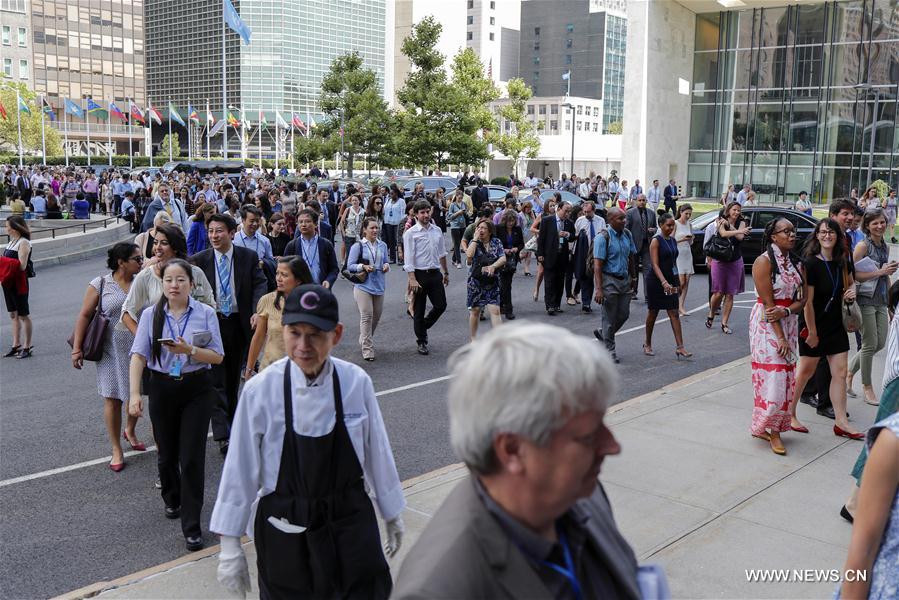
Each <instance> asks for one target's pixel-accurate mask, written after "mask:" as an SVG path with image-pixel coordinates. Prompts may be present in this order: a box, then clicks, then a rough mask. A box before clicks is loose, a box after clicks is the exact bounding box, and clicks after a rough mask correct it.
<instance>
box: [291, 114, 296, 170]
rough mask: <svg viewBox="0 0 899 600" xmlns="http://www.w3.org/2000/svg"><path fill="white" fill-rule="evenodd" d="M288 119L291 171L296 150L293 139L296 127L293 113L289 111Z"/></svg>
mask: <svg viewBox="0 0 899 600" xmlns="http://www.w3.org/2000/svg"><path fill="white" fill-rule="evenodd" d="M290 121H291V123H290V170H291V171H293V170H294V166H293V155H294V152H295V151H296V141H295V140H294V138H295V137H296V135H295V134H296V127H295V126H294V124H293V113H291V115H290Z"/></svg>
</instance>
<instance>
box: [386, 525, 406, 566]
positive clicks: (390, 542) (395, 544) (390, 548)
mask: <svg viewBox="0 0 899 600" xmlns="http://www.w3.org/2000/svg"><path fill="white" fill-rule="evenodd" d="M405 529H406V526H405V525H404V524H403V517H397V518H395V519H393V520H392V521H387V543H386V544H384V551H385V552H387V558H391V557H392V556H393V555H395V554H396V553H397V552H399V550H400V546H402V545H403V531H404V530H405Z"/></svg>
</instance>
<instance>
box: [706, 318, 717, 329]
mask: <svg viewBox="0 0 899 600" xmlns="http://www.w3.org/2000/svg"><path fill="white" fill-rule="evenodd" d="M714 322H715V315H712V316H710V317H706V318H705V328H706V329H711V328H712V323H714Z"/></svg>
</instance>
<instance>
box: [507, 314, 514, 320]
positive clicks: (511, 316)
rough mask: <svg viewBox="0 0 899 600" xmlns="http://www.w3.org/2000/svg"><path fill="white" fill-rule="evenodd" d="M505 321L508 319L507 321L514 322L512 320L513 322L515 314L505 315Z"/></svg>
mask: <svg viewBox="0 0 899 600" xmlns="http://www.w3.org/2000/svg"><path fill="white" fill-rule="evenodd" d="M506 319H508V320H509V321H514V320H515V313H508V314H506Z"/></svg>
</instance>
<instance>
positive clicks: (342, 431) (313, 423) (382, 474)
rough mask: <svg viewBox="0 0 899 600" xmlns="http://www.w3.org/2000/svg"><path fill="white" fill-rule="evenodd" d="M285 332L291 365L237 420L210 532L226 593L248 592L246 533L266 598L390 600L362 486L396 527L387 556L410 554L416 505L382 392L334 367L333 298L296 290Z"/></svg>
mask: <svg viewBox="0 0 899 600" xmlns="http://www.w3.org/2000/svg"><path fill="white" fill-rule="evenodd" d="M282 324H283V326H284V328H283V334H284V346H285V349H286V351H287V357H285V358H282V359H281V360H279V361H276V362H274V363H272V364H271V365H270V366H269V367H268V368H266V369H265V370H264V371H263V372H262V373H260V374H259V375H257V376H256V377H254V378H253V379H251V380H249V381H248V382H247V383H246V385H245V387H244V389H243V393H242V394H241V398H240V402H238V406H237V414H236V415H235V418H234V425H233V427H232V432H231V444H230V448H229V451H228V455H227V458H226V460H225V467H224V470H223V472H222V480H221V484H220V486H219V493H218V498H217V499H216V503H215V508H214V510H213V512H212V522H211V524H210V529H211V530H212V531H214V532H216V533H218V534H220V535H221V536H222V538H221V545H222V550H221V554H220V556H219V569H218V579H219V582H221V584H222V585H223V586H224V587H226V588H227V589H229V590H231V591H232V592H236V593H238V594H243V593H246V591H248V590H249V588H250V582H249V573H248V568H247V561H246V557H245V555H244V553H243V549H242V547H241V545H240V536H241V535H243V533H244V532H247V533H248V534H250V536H251V537H253V538H254V542H255V545H256V552H257V566H258V568H259V593H260V597H261V598H286V597H316V598H317V597H334V596H341V597H366V598H387V597H388V596H389V595H390V590H391V586H392V583H391V578H390V571H389V568H388V566H387V562H386V560H385V558H384V553H383V551H382V550H381V542H380V537H379V533H378V525H377V521H376V519H375V513H374V509H373V507H372V502H371V500H370V499H369V497H368V494H367V493H366V491H365V486H364V484H363V478H364V481H365V482H367V483H368V487H369V488H370V489H371V490H372V491H373V492H374V495H375V497H376V498H375V502H376V503H377V506H378V511H379V513H380V514H381V517H382V518H383V519H384V520H385V521H386V522H387V523H386V524H387V526H386V529H387V543H386V545H385V549H386V551H387V555H388V556H393V555H394V554H395V553H396V552H397V550H398V549H399V547H400V543H401V540H402V533H403V521H402V518H401V514H402V511H403V509H404V508H405V506H406V501H405V498H404V497H403V490H402V487H401V484H400V480H399V476H398V474H397V471H396V465H395V464H394V460H393V451H392V450H391V448H390V442H389V440H388V439H387V432H386V430H385V428H384V422H383V420H382V418H381V411H380V408H379V406H378V402H377V399H376V398H375V391H374V386H373V385H372V382H371V379H370V378H369V376H368V375H367V374H366V373H365V372H364V371H363V370H362V369H361V368H359V367H358V366H356V365H354V364H352V363H348V362H346V361H343V360H340V359H338V358H334V357H332V356H331V355H330V352H331V349H332V348H333V347H334V346H336V345H337V344H338V343H339V342H340V338H341V336H342V335H343V325H342V324H341V323H340V322H339V312H338V306H337V299H336V298H335V297H334V295H333V294H332V293H331V292H330V291H329V290H327V289H325V288H323V287H321V286H319V285H301V286H298V287H297V288H295V289H294V290H293V291H292V292H291V293H290V294H289V295H288V297H287V298H286V299H285V302H284V311H283V315H282ZM340 416H342V418H338V417H340ZM288 423H289V424H290V427H289V428H288V427H287V426H286V424H288Z"/></svg>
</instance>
